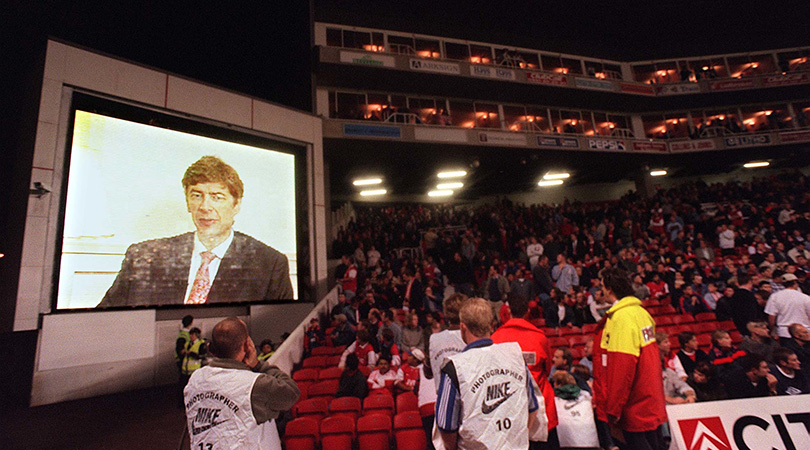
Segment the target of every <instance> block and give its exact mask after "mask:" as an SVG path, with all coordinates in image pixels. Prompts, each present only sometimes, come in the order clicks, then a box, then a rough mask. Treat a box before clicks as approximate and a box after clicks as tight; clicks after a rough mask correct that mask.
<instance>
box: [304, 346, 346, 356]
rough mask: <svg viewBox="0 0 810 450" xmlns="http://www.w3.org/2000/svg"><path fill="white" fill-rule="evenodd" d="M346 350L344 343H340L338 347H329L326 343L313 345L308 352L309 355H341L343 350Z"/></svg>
mask: <svg viewBox="0 0 810 450" xmlns="http://www.w3.org/2000/svg"><path fill="white" fill-rule="evenodd" d="M344 350H346V346H345V345H341V346H338V347H331V346H328V345H322V346H320V347H315V348H313V349H312V352H311V353H310V355H311V356H335V355H338V356H339V355H341V354H342V353H343V351H344Z"/></svg>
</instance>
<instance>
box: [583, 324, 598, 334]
mask: <svg viewBox="0 0 810 450" xmlns="http://www.w3.org/2000/svg"><path fill="white" fill-rule="evenodd" d="M594 331H596V324H595V323H586V324H585V325H582V332H583V333H585V334H588V333H593V332H594Z"/></svg>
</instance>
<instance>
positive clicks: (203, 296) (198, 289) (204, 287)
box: [186, 251, 216, 305]
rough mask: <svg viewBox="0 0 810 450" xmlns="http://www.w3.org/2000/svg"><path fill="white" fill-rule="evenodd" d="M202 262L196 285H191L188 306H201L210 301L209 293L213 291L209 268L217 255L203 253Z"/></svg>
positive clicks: (196, 277) (195, 279)
mask: <svg viewBox="0 0 810 450" xmlns="http://www.w3.org/2000/svg"><path fill="white" fill-rule="evenodd" d="M200 256H202V262H201V263H200V268H199V269H197V275H196V276H195V277H194V284H192V285H191V292H190V293H189V294H188V298H187V299H186V304H187V305H199V304H202V303H205V301H206V300H208V291H210V290H211V277H210V276H209V275H208V266H209V265H210V264H211V261H213V260H214V258H216V255H215V254H213V253H211V252H207V251H206V252H202V253H200Z"/></svg>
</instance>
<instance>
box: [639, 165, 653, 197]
mask: <svg viewBox="0 0 810 450" xmlns="http://www.w3.org/2000/svg"><path fill="white" fill-rule="evenodd" d="M635 182H636V192H638V195H639V197H641V198H650V197H652V195H653V194H654V193H655V190H654V189H653V182H652V176H650V168H649V167H647V166H643V167H642V168H641V170H640V171H639V172H638V173H637V174H636V177H635Z"/></svg>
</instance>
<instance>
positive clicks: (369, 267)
mask: <svg viewBox="0 0 810 450" xmlns="http://www.w3.org/2000/svg"><path fill="white" fill-rule="evenodd" d="M355 209H356V214H357V216H356V220H354V221H352V222H350V223H349V224H348V226H347V227H346V228H345V229H342V230H340V231H339V233H338V237H337V239H336V240H335V241H334V243H333V245H332V251H333V254H335V255H341V256H342V262H341V264H340V265H339V266H338V268H337V271H336V280H337V283H338V284H339V285H340V287H341V289H340V291H341V293H340V298H341V302H340V304H339V305H338V306H336V307H335V309H334V310H333V311H332V313H333V318H336V319H337V320H336V321H337V324H338V326H337V327H335V329H334V330H333V331H332V336H331V337H332V338H333V339H334V341H335V343H336V344H339V345H347V346H350V348H349V349H348V350H347V351H346V353H345V354H344V357H346V356H347V355H350V354H351V355H354V354H358V355H360V360H361V365H362V364H366V365H367V366H368V370H369V371H371V370H376V371H378V372H380V371H381V372H383V373H382V374H378V375H375V377H378V376H380V375H384V374H385V373H386V371H388V370H392V371H394V373H397V375H394V374H389V375H388V378H386V380H387V381H388V384H389V386H388V387H389V388H391V387H392V386H390V385H394V386H399V383H400V382H401V381H402V377H403V374H402V373H401V369H400V368H401V367H408V364H407V363H405V362H404V361H407V359H408V357H409V356H411V355H413V354H414V352H418V354H419V355H420V356H422V357H423V355H424V354H429V353H430V349H429V348H427V347H428V346H427V343H428V342H429V338H430V335H431V334H432V333H435V332H438V331H441V330H442V329H443V322H442V315H441V305H442V299H444V298H445V296H449V295H451V294H452V293H454V292H458V293H463V294H466V295H468V296H478V297H482V298H485V299H487V300H489V302H490V305H491V306H492V308H493V312H494V313H495V314H494V317H496V323H494V324H493V325H494V326H495V327H497V326H499V325H500V324H502V323H504V322H506V321H508V320H509V318H510V317H511V316H510V312H509V308H508V300H509V298H510V296H519V297H521V298H526V299H530V300H531V301H530V305H531V306H530V309H529V312H528V314H527V316H526V318H527V319H541V318H542V319H543V321H544V325H545V326H546V327H552V328H554V327H582V326H584V325H586V324H594V323H597V322H599V321H600V320H601V319H602V317H603V316H604V315H605V313H606V312H607V310H608V309H609V308H610V306H611V305H610V304H609V303H607V302H606V301H605V299H604V298H603V297H602V289H601V286H600V277H599V272H600V271H601V270H602V269H604V268H608V267H620V268H622V269H624V270H625V271H627V272H628V273H630V274H631V280H632V286H633V289H634V291H635V296H636V297H638V298H639V299H641V300H642V301H644V302H654V303H655V304H668V305H671V306H672V307H673V308H674V309H675V310H676V311H678V312H679V313H684V314H692V315H697V314H700V313H705V312H713V313H714V315H715V317H716V320H717V321H733V323H734V324H735V326H736V328H737V330H738V331H739V332H740V333H741V334H742V335H744V338H743V341H742V343H740V345H739V347H738V346H736V345H734V344H732V340H731V337H730V335H729V333H728V332H727V331H725V330H718V331H716V332H715V333H714V334H713V335H712V346H711V348H709V351H708V352H703V351H702V350H701V349H700V348H698V342H697V339H696V336H695V334H694V333H692V332H689V331H686V332H682V333H680V334H678V335H677V341H678V343H679V344H680V345H679V347H680V349H679V350H678V351H677V352H675V351H672V350H671V348H670V346H669V343H670V341H669V340H668V339H667V336H666V335H661V334H659V336H657V337H658V342H659V345H660V351H661V358H662V362H663V367H664V380H665V383H664V386H665V394H666V399H667V401H668V402H669V403H673V404H677V403H686V402H694V401H711V400H718V399H724V398H745V397H752V396H761V395H776V394H779V395H786V394H797V393H810V385H808V378H807V377H806V376H805V375H804V371H802V368H803V367H810V361H809V360H808V358H809V357H810V333H808V331H807V328H808V326H810V297H808V296H807V295H806V294H807V293H810V280H808V273H810V263H808V257H810V250H808V249H807V248H806V243H807V240H808V239H810V235H809V233H810V191H809V190H808V179H807V178H806V177H805V176H804V175H803V174H801V173H800V172H798V171H793V172H785V173H781V174H778V175H774V176H770V177H768V178H755V179H753V180H751V181H745V182H740V181H731V182H727V183H720V184H712V185H708V184H706V183H703V182H700V181H698V182H689V183H684V184H681V185H678V186H676V187H673V188H670V189H659V190H658V191H657V192H655V194H654V195H653V196H652V197H650V198H647V199H644V198H640V197H639V196H638V195H637V194H636V193H634V192H628V193H627V194H626V195H625V196H624V197H622V198H621V199H619V200H617V201H610V202H599V203H578V202H568V201H565V202H564V203H563V204H562V205H555V206H550V205H530V206H525V205H517V204H514V203H512V202H510V201H509V200H501V201H499V202H497V203H494V204H484V205H476V206H452V205H391V206H381V207H380V206H356V207H355ZM397 312H399V316H398V315H397ZM323 338H325V336H321V337H320V338H316V339H314V341H313V342H315V345H317V341H318V339H323ZM587 344H588V345H586V351H585V355H584V357H583V358H581V360H579V361H574V360H573V358H572V357H571V353H570V350H568V349H567V348H558V349H556V351H555V352H554V356H553V358H552V360H553V362H554V367H555V369H554V371H555V372H556V371H558V370H559V371H563V372H566V373H570V374H571V378H568V377H563V376H558V377H557V378H555V379H554V380H553V381H552V382H553V383H554V384H553V385H554V387H556V388H561V389H563V391H565V392H563V393H562V394H561V395H562V397H561V398H562V400H565V401H567V400H571V399H576V398H578V396H579V395H580V392H582V393H585V394H584V395H586V396H587V393H588V392H590V390H591V389H590V381H589V380H590V368H591V367H592V364H593V362H592V359H590V358H592V356H591V355H592V348H593V341H592V340H589V342H588V343H587ZM365 346H368V348H370V349H372V350H371V353H372V354H374V353H375V352H376V355H375V356H372V357H368V352H364V351H361V352H358V351H357V348H360V347H363V348H365ZM587 348H589V349H590V351H588V350H587ZM422 352H424V353H422ZM364 355H365V356H366V357H365V358H364V357H363V356H364ZM374 358H376V360H377V361H380V360H382V362H384V363H385V364H383V366H390V367H391V369H389V368H387V367H379V366H380V365H379V364H377V365H376V366H375V364H374V363H373V362H372V360H373V359H374ZM421 359H422V358H420V359H419V360H420V361H421ZM353 362H354V361H352V363H353ZM805 371H806V369H805ZM352 373H354V372H352ZM383 378H384V377H383ZM376 379H377V380H379V378H376ZM368 383H369V386H368V387H369V388H371V389H374V388H375V387H379V386H376V385H375V384H374V383H376V384H379V381H374V383H372V380H371V379H370V378H369V381H368ZM383 383H384V382H383ZM572 385H574V386H576V388H575V387H570V386H572ZM564 386H569V387H564ZM403 387H404V385H403ZM411 387H412V388H413V386H411ZM568 391H570V392H568ZM574 391H576V392H574ZM561 392H562V391H561ZM562 400H561V401H562Z"/></svg>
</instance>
